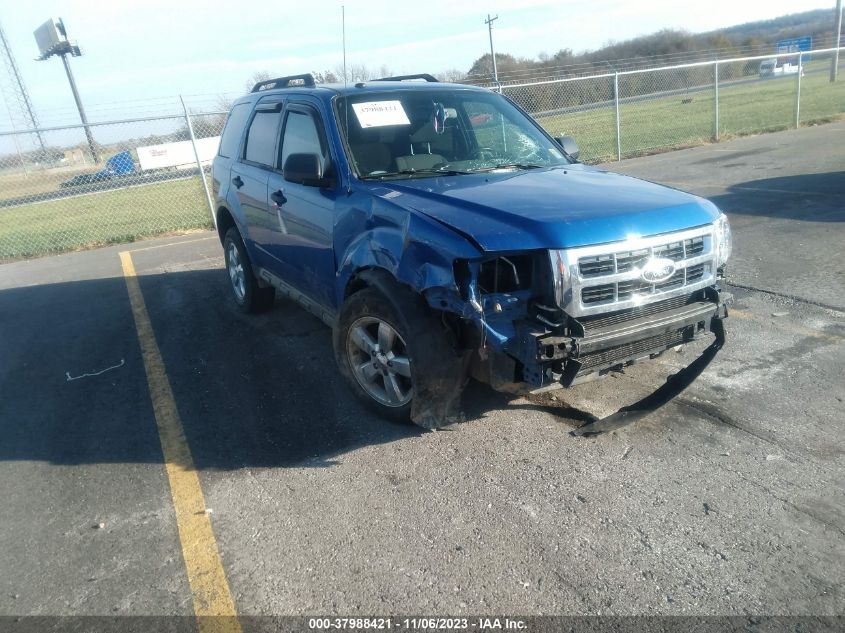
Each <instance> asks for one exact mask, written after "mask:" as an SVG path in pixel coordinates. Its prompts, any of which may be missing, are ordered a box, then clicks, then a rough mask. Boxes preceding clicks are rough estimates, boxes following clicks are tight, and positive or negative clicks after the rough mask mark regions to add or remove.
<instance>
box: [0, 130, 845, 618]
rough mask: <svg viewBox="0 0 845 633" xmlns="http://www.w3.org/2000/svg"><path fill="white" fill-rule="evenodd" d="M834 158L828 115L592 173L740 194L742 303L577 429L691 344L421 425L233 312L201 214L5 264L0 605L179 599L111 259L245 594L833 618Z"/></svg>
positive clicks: (305, 607) (298, 343)
mask: <svg viewBox="0 0 845 633" xmlns="http://www.w3.org/2000/svg"><path fill="white" fill-rule="evenodd" d="M843 148H845V122H839V123H833V124H828V125H825V126H819V127H813V128H807V129H801V130H797V131H788V132H782V133H776V134H770V135H765V136H758V137H750V138H743V139H738V140H735V141H728V142H723V143H719V144H716V145H708V146H703V147H700V148H694V149H689V150H682V151H678V152H673V153H668V154H662V155H656V156H650V157H645V158H641V159H634V160H628V161H623V162H622V163H615V164H610V165H607V166H606V167H607V168H609V169H613V170H619V171H623V172H625V173H630V174H633V175H637V176H641V177H644V178H648V179H651V180H656V181H658V182H665V183H668V184H671V185H673V186H677V187H679V188H684V189H687V190H691V191H693V192H695V193H699V194H701V195H705V196H707V197H709V198H711V199H713V200H714V201H715V202H716V203H717V204H718V205H720V206H721V207H722V208H723V209H724V210H725V211H726V212H727V213H728V214H729V216H730V218H731V221H732V223H733V227H734V232H735V243H734V257H733V260H732V263H731V269H730V272H729V279H730V282H731V284H732V286H731V287H729V288H728V290H730V291H731V292H733V294H734V295H735V300H734V303H733V304H732V306H731V315H730V318H729V320H728V321H727V331H728V341H727V344H726V346H725V348H724V349H723V350H722V351H721V352H720V354H719V355H718V356H717V358H716V360H715V361H714V362H713V364H712V365H711V366H710V367H709V368H708V370H707V371H706V372H705V373H704V374H703V376H702V377H701V378H700V379H699V380H698V381H697V382H696V383H695V384H693V385H692V386H691V387H690V388H689V389H688V390H687V391H686V392H685V393H684V394H683V395H682V396H681V397H679V398H677V399H676V400H674V401H673V402H672V403H670V404H669V405H667V406H666V407H664V408H663V409H661V410H660V411H658V412H657V413H655V414H654V415H652V416H651V417H649V418H647V419H646V420H644V421H642V422H641V423H639V424H637V425H635V426H631V427H627V428H623V429H620V430H618V431H616V432H613V433H610V434H607V435H603V436H600V437H597V438H593V439H581V438H574V437H571V436H570V435H569V431H570V430H572V429H573V428H574V427H575V426H577V425H578V424H579V422H578V421H577V419H576V418H577V412H578V411H589V412H592V413H594V414H597V415H605V414H608V413H610V412H612V411H614V410H616V409H617V408H619V407H620V406H623V405H625V404H628V403H630V402H633V401H635V400H636V399H638V398H639V397H641V396H642V395H645V394H646V393H648V392H649V391H651V390H653V389H654V388H655V387H656V386H657V385H658V384H660V383H661V382H662V381H663V380H664V379H665V377H666V376H667V375H668V374H669V373H671V372H672V371H674V370H676V369H678V368H680V367H682V366H684V365H685V364H686V363H688V362H690V361H691V360H692V359H693V358H694V357H695V355H696V354H697V353H698V352H700V351H701V349H703V347H704V346H705V345H706V343H704V342H702V343H700V344H697V345H696V346H694V347H693V348H692V349H689V348H687V349H684V350H683V351H682V352H680V353H677V352H668V353H666V354H664V355H663V356H662V357H660V358H659V359H658V360H657V361H655V362H651V363H645V364H642V365H639V366H636V367H634V368H631V369H630V370H629V371H628V372H627V373H626V374H624V375H616V376H613V377H610V378H607V379H605V380H603V381H599V382H597V383H592V384H588V385H584V386H581V387H579V388H576V389H573V390H569V391H559V392H556V393H555V394H551V395H550V394H546V395H543V396H536V397H532V398H530V399H527V398H513V397H509V396H505V395H502V394H497V393H495V392H493V391H491V390H490V389H488V388H486V387H484V386H482V385H477V384H473V385H471V386H470V388H469V389H468V391H467V393H466V394H465V397H464V410H465V413H466V417H467V421H466V422H464V423H462V424H459V425H455V426H452V427H450V428H448V429H446V430H443V431H438V432H422V431H421V430H419V429H415V428H413V427H404V426H397V425H393V424H390V423H387V422H384V421H382V420H380V419H377V418H375V417H373V416H372V415H371V414H370V413H369V411H367V410H366V409H364V408H362V407H361V406H360V405H359V404H358V403H357V402H356V401H355V400H354V399H353V398H352V397H351V394H350V392H349V390H348V389H347V388H346V386H345V385H344V384H343V382H342V381H341V379H340V376H339V374H338V372H337V370H336V369H335V366H334V362H333V357H332V352H331V336H330V332H329V330H327V329H326V328H325V327H323V326H322V325H321V324H320V323H319V322H318V321H317V320H316V319H314V318H313V317H311V316H309V315H308V314H307V313H305V312H304V311H302V310H300V309H299V308H297V307H296V306H294V305H293V304H290V303H288V302H286V301H283V300H277V302H276V306H275V309H274V310H273V311H272V312H270V313H268V314H263V315H260V316H257V317H248V316H245V315H242V314H240V313H238V312H237V311H236V310H235V309H234V307H233V305H232V303H231V301H230V299H229V296H228V293H229V290H228V287H227V278H226V274H225V272H224V270H223V260H222V253H221V248H220V245H219V243H218V242H217V241H216V238H215V237H214V236H213V235H211V234H209V233H199V234H192V235H187V236H181V237H178V238H168V239H164V240H153V241H149V242H141V243H137V244H133V245H124V246H119V247H110V248H103V249H99V250H96V251H90V252H81V253H73V254H68V255H61V256H57V257H49V258H43V259H38V260H32V261H24V262H18V263H12V264H7V265H3V266H0V500H2V501H0V570H2V572H3V573H2V574H0V615H16V616H17V615H150V614H155V615H190V614H191V613H193V611H192V602H191V588H190V586H189V583H188V579H187V575H186V571H185V565H184V563H183V559H182V552H181V548H180V541H179V534H178V532H177V527H176V517H175V514H174V508H173V503H172V500H171V496H170V493H169V489H168V480H167V475H166V473H165V469H164V467H163V457H162V449H161V447H160V444H159V439H158V435H157V430H156V420H155V417H154V412H153V409H152V406H151V402H150V396H149V393H148V386H147V382H146V378H145V373H144V366H143V361H142V356H141V349H140V348H139V344H138V339H137V337H136V333H135V326H134V324H133V317H132V310H131V307H130V303H129V299H128V297H127V290H126V285H125V282H124V279H123V277H122V272H121V263H120V260H119V258H118V252H119V251H122V250H126V249H141V250H136V251H135V252H133V253H132V258H133V261H134V265H135V268H136V269H137V274H138V277H139V281H140V287H141V291H142V293H143V297H144V300H145V302H146V306H147V309H148V311H149V316H150V320H151V323H152V326H153V329H154V332H155V337H156V339H157V341H158V346H159V348H160V351H161V357H162V358H163V360H164V364H165V367H166V370H167V376H168V378H169V381H170V385H171V387H172V391H173V395H174V400H175V402H176V405H177V407H178V412H179V415H180V416H181V420H182V425H183V427H184V430H185V437H186V438H187V443H188V445H189V446H190V450H191V452H192V454H193V459H194V463H195V464H196V467H197V469H198V471H199V479H200V483H201V486H202V491H203V493H204V495H205V503H206V506H207V507H208V508H209V509H210V510H211V512H209V516H210V517H211V524H212V527H213V531H214V536H215V537H216V542H217V547H218V549H219V552H220V557H221V559H222V563H223V568H224V570H225V575H226V578H227V579H228V583H229V587H230V588H231V593H232V597H233V599H234V602H235V605H236V607H237V611H238V613H239V614H241V615H270V614H346V615H353V614H361V615H365V614H366V615H374V614H382V615H402V614H433V615H445V614H452V615H460V614H479V613H492V612H497V613H514V614H522V615H540V614H570V615H571V614H599V613H600V614H604V615H611V614H616V615H631V614H640V615H651V614H669V615H681V614H696V615H727V614H732V615H744V614H756V615H842V614H843V611H845V590H843V587H845V564H843V562H845V492H843V491H845V477H843V475H845V460H843V454H845V453H843V448H845V437H843V425H844V424H843V423H845V404H843V398H845V381H843V375H845V372H843V367H845V345H843V342H844V341H845V299H843V297H845V277H843V271H845V249H843V245H845V149H843ZM151 247H153V248H151ZM121 361H123V365H121V366H119V367H116V368H114V369H110V370H108V371H105V372H103V373H101V374H99V375H95V376H88V377H83V378H79V379H78V380H68V379H67V378H68V375H69V376H70V377H76V376H81V375H82V374H84V373H95V372H97V371H100V370H102V369H104V368H109V367H112V366H115V365H118V364H119V363H120V362H121ZM100 524H102V527H100Z"/></svg>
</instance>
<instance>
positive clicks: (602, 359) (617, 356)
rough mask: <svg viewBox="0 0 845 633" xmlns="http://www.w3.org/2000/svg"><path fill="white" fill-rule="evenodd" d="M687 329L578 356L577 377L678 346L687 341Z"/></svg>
mask: <svg viewBox="0 0 845 633" xmlns="http://www.w3.org/2000/svg"><path fill="white" fill-rule="evenodd" d="M689 329H690V328H685V329H683V330H677V331H675V332H667V333H665V334H660V335H658V336H652V337H650V338H644V339H642V340H639V341H633V342H631V343H625V344H624V345H618V346H616V347H611V348H609V349H604V350H601V351H600V352H596V353H594V354H585V355H584V356H579V357H578V358H577V359H576V360H577V361H578V362H579V363H581V369H580V370H579V371H578V375H579V376H580V375H583V374H586V373H589V370H592V369H594V368H596V367H601V366H603V365H608V364H610V363H614V362H617V361H619V362H622V361H623V360H625V359H630V358H636V357H637V356H639V355H645V354H648V353H649V352H658V351H662V350H665V349H667V348H669V347H674V346H676V345H680V344H681V343H683V342H684V341H685V340H687V338H688V337H687V336H686V331H687V330H689Z"/></svg>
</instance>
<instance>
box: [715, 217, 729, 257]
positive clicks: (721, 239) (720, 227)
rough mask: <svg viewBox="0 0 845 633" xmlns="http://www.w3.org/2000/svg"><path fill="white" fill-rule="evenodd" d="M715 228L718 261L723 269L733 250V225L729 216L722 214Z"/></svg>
mask: <svg viewBox="0 0 845 633" xmlns="http://www.w3.org/2000/svg"><path fill="white" fill-rule="evenodd" d="M714 226H715V228H716V236H715V237H716V261H717V262H718V265H719V267H722V266H724V265H725V264H726V263H727V261H728V258H729V257H730V256H731V249H732V248H733V238H732V237H731V223H730V222H728V216H726V215H725V214H724V213H722V214H721V215H720V216H719V219H718V220H716V222H715V223H714Z"/></svg>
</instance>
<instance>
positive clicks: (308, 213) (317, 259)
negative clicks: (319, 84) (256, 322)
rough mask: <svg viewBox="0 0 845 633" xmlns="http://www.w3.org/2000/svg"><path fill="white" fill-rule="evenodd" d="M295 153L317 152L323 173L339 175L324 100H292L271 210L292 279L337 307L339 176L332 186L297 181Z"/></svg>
mask: <svg viewBox="0 0 845 633" xmlns="http://www.w3.org/2000/svg"><path fill="white" fill-rule="evenodd" d="M291 154H317V155H318V156H319V157H320V160H321V161H322V165H323V173H324V174H326V175H333V174H334V165H335V164H336V161H335V160H334V158H333V156H332V153H331V149H330V147H329V143H328V139H327V137H326V131H325V126H324V124H323V116H322V114H321V111H320V108H319V102H318V101H316V100H310V99H308V98H306V97H301V98H297V99H296V100H293V99H292V100H291V101H289V102H288V104H287V107H286V112H285V120H284V127H283V131H282V141H281V148H280V152H279V163H278V164H279V168H280V169H279V170H278V171H276V172H274V173H272V174H270V178H269V181H268V189H269V192H270V208H271V209H273V210H275V212H276V215H277V218H278V224H277V228H278V232H277V233H276V234H275V236H274V241H273V244H272V246H271V253H272V254H273V256H274V257H275V258H276V259H278V260H280V261H282V262H283V263H284V267H285V270H287V271H289V278H288V279H287V280H286V281H289V282H290V283H291V284H292V285H294V286H296V287H297V288H298V289H300V290H301V291H302V292H303V293H305V294H306V295H308V296H309V297H311V298H312V299H314V300H316V301H318V302H320V303H321V304H322V305H323V306H325V307H328V308H334V307H335V306H334V303H335V295H334V279H335V276H334V273H335V261H334V249H333V244H332V235H333V228H334V220H335V201H336V197H337V182H338V179H337V177H334V178H333V181H334V185H333V186H332V187H328V188H325V187H322V188H321V187H317V186H310V185H303V184H298V183H292V182H288V181H287V180H285V178H284V175H283V173H282V171H283V169H284V164H285V160H286V159H287V157H288V156H290V155H291Z"/></svg>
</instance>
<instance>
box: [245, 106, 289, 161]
mask: <svg viewBox="0 0 845 633" xmlns="http://www.w3.org/2000/svg"><path fill="white" fill-rule="evenodd" d="M281 119H282V114H281V112H260V111H259V112H256V113H255V116H254V117H253V119H252V123H250V125H249V131H248V132H247V134H246V149H245V151H244V158H245V159H246V160H248V161H251V162H253V163H258V164H259V165H266V166H268V167H273V166H274V165H273V158H274V157H275V155H276V139H277V138H278V137H279V122H280V121H281Z"/></svg>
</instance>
